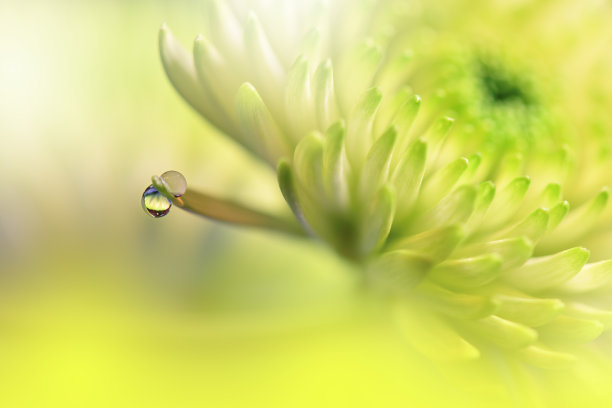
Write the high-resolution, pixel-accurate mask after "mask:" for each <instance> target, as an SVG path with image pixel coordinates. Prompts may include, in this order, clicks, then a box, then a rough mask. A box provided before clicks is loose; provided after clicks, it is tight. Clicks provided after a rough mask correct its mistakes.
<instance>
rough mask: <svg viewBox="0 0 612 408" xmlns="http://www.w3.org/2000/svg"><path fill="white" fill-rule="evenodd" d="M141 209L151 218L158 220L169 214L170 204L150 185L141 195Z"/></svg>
mask: <svg viewBox="0 0 612 408" xmlns="http://www.w3.org/2000/svg"><path fill="white" fill-rule="evenodd" d="M141 204H142V208H143V209H144V210H145V212H146V213H147V214H149V215H150V216H152V217H155V218H160V217H163V216H164V215H166V214H168V213H169V212H170V207H172V202H171V201H170V200H168V198H167V197H165V196H164V195H163V194H161V193H160V192H159V191H157V189H156V188H155V187H154V186H153V184H151V185H150V186H149V187H147V188H146V189H145V191H144V193H142V201H141Z"/></svg>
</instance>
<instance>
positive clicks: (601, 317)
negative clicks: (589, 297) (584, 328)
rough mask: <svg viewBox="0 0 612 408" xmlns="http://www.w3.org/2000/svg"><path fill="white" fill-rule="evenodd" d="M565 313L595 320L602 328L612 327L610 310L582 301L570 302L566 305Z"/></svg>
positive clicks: (608, 328)
mask: <svg viewBox="0 0 612 408" xmlns="http://www.w3.org/2000/svg"><path fill="white" fill-rule="evenodd" d="M565 315H567V316H570V317H576V318H578V319H586V320H597V321H598V322H600V323H601V324H602V325H603V327H604V330H610V329H611V328H612V310H604V309H598V308H596V307H592V306H588V305H585V304H582V303H576V302H571V303H568V304H567V305H566V308H565Z"/></svg>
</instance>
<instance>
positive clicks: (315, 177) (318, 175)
mask: <svg viewBox="0 0 612 408" xmlns="http://www.w3.org/2000/svg"><path fill="white" fill-rule="evenodd" d="M324 144H325V142H324V138H323V135H321V134H320V133H319V132H311V133H309V134H308V135H307V136H306V137H304V138H303V139H302V141H301V142H300V143H298V145H297V146H296V148H295V153H294V156H293V165H294V169H295V175H296V177H297V180H298V181H299V183H300V186H302V187H303V188H304V189H305V190H307V191H309V192H310V194H311V195H312V196H313V197H315V198H316V197H318V198H321V196H323V195H324V194H325V188H324V187H323V146H324Z"/></svg>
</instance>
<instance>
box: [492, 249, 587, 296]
mask: <svg viewBox="0 0 612 408" xmlns="http://www.w3.org/2000/svg"><path fill="white" fill-rule="evenodd" d="M589 254H590V253H589V251H587V250H586V249H584V248H572V249H568V250H566V251H563V252H559V253H557V254H555V255H550V256H543V257H539V258H533V259H531V260H529V261H528V262H527V263H526V264H525V265H523V266H522V267H520V268H518V269H515V270H511V271H507V272H506V273H504V275H503V276H504V279H505V280H506V281H507V282H509V283H511V284H513V285H514V286H516V287H517V288H519V289H522V290H525V291H527V292H540V291H543V290H546V289H550V288H556V287H558V286H560V285H562V284H564V283H565V282H566V281H568V280H569V279H571V278H572V277H573V276H574V275H576V274H577V273H578V272H579V271H580V269H582V267H583V266H584V264H585V263H586V262H587V260H588V259H589Z"/></svg>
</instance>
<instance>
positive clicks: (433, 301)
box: [416, 280, 498, 319]
mask: <svg viewBox="0 0 612 408" xmlns="http://www.w3.org/2000/svg"><path fill="white" fill-rule="evenodd" d="M416 290H417V291H418V293H419V294H422V295H424V296H423V300H424V301H425V302H427V303H429V304H430V305H431V306H432V307H433V308H435V309H436V310H438V311H439V312H441V313H444V314H445V315H448V316H452V317H454V318H458V319H482V318H483V317H487V316H490V315H491V314H493V313H495V311H496V310H497V306H498V305H497V302H496V301H495V300H494V299H492V298H491V297H488V296H481V295H471V294H465V293H456V292H452V291H450V290H448V289H444V288H442V287H440V286H438V285H436V284H434V283H432V282H430V281H428V280H424V281H422V282H421V284H420V285H419V286H418V287H417V289H416Z"/></svg>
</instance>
